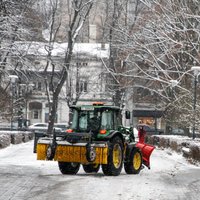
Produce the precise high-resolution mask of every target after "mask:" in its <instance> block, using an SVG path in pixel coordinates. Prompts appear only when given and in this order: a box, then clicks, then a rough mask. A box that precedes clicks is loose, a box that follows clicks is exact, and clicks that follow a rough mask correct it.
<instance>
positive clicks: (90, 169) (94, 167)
mask: <svg viewBox="0 0 200 200" xmlns="http://www.w3.org/2000/svg"><path fill="white" fill-rule="evenodd" d="M99 168H100V165H99V164H89V165H83V169H84V171H85V172H86V173H97V172H98V171H99Z"/></svg>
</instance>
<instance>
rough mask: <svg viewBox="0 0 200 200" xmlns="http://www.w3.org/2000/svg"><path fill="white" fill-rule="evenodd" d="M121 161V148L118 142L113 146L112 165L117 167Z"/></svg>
mask: <svg viewBox="0 0 200 200" xmlns="http://www.w3.org/2000/svg"><path fill="white" fill-rule="evenodd" d="M121 163H122V149H121V147H120V145H119V144H115V146H114V148H113V165H114V166H115V168H119V167H120V166H121Z"/></svg>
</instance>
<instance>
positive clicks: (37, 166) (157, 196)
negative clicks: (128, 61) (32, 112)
mask: <svg viewBox="0 0 200 200" xmlns="http://www.w3.org/2000/svg"><path fill="white" fill-rule="evenodd" d="M32 151H33V141H31V142H28V143H23V144H19V145H12V146H10V147H8V148H6V149H1V150H0V200H28V199H31V200H32V199H33V200H46V199H48V200H64V199H65V200H66V199H69V200H71V199H73V200H80V199H84V200H143V199H144V200H151V199H152V200H169V199H170V200H178V199H180V200H186V199H187V200H190V199H194V200H197V199H199V196H200V189H199V188H200V167H198V166H193V165H190V164H189V163H187V161H186V160H185V159H184V158H183V157H182V156H181V155H178V154H176V153H172V152H171V151H169V150H161V149H155V151H154V152H153V154H152V157H151V170H148V169H147V168H144V169H143V170H142V171H141V173H140V174H139V175H127V174H126V173H125V172H124V170H123V171H122V173H121V175H119V176H117V177H108V176H104V175H103V173H102V171H100V172H99V173H98V174H86V173H85V172H84V171H83V170H82V168H81V169H80V171H79V172H78V174H77V175H74V176H72V175H62V174H61V173H60V171H59V169H58V166H57V162H53V161H37V160H36V154H33V153H32Z"/></svg>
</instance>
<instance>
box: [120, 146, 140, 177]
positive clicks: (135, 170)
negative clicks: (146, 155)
mask: <svg viewBox="0 0 200 200" xmlns="http://www.w3.org/2000/svg"><path fill="white" fill-rule="evenodd" d="M141 167H142V154H141V152H140V150H139V149H137V148H133V149H132V151H131V153H130V155H129V158H127V161H126V162H125V163H124V169H125V172H126V173H127V174H139V173H140V170H141Z"/></svg>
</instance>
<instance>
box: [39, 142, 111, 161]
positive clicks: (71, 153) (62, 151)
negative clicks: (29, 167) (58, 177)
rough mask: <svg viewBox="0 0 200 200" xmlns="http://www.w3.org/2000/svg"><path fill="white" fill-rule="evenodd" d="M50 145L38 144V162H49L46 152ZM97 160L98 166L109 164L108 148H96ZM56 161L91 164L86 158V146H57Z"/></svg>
mask: <svg viewBox="0 0 200 200" xmlns="http://www.w3.org/2000/svg"><path fill="white" fill-rule="evenodd" d="M48 145H49V144H42V143H38V144H37V160H47V158H46V152H47V148H48ZM95 151H96V158H95V160H94V162H92V163H96V164H107V157H108V147H107V146H104V147H101V146H100V147H98V146H97V147H96V146H95ZM54 160H55V161H60V162H78V163H83V164H86V163H89V162H88V161H87V158H86V146H85V145H84V146H78V144H76V145H59V144H58V145H57V147H56V152H55V156H54Z"/></svg>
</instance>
